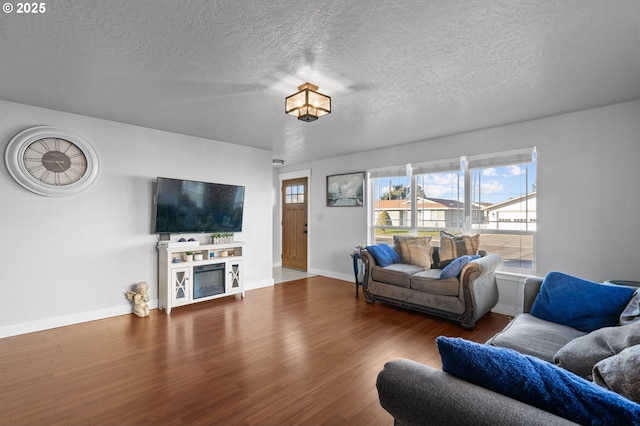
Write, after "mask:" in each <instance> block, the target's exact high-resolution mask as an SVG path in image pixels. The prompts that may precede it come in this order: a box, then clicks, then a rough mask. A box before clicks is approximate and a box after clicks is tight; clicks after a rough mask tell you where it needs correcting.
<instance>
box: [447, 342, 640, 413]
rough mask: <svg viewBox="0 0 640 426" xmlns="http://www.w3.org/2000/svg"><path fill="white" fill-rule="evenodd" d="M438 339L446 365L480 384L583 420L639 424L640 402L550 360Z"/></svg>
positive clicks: (469, 343) (448, 369)
mask: <svg viewBox="0 0 640 426" xmlns="http://www.w3.org/2000/svg"><path fill="white" fill-rule="evenodd" d="M436 343H437V345H438V350H439V351H440V356H441V357H442V369H443V370H444V371H445V372H447V373H449V374H452V375H454V376H457V377H459V378H461V379H464V380H466V381H468V382H471V383H473V384H475V385H478V386H481V387H484V388H486V389H490V390H492V391H494V392H498V393H501V394H503V395H506V396H509V397H511V398H513V399H516V400H518V401H521V402H525V403H527V404H530V405H533V406H534V407H537V408H540V409H541V410H545V411H547V412H550V413H553V414H555V415H558V416H560V417H564V418H566V419H569V420H571V421H574V422H576V423H580V424H589V425H634V424H635V425H638V424H639V421H638V419H640V404H636V403H634V402H633V401H630V400H628V399H626V398H624V397H622V396H621V395H618V394H617V393H615V392H611V391H609V390H607V389H604V388H602V387H600V386H598V385H596V384H595V383H593V382H589V381H587V380H584V379H583V378H581V377H578V376H576V375H575V374H573V373H570V372H568V371H566V370H563V369H562V368H559V367H557V366H555V365H553V364H551V363H549V362H546V361H542V360H540V359H538V358H535V357H532V356H529V355H522V354H519V353H518V352H516V351H513V350H511V349H505V348H497V347H494V346H490V345H481V344H479V343H475V342H471V341H468V340H464V339H461V338H446V337H443V336H440V337H438V338H437V339H436Z"/></svg>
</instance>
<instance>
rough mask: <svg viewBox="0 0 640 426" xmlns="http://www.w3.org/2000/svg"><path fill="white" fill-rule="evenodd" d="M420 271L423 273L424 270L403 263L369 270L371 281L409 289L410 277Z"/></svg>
mask: <svg viewBox="0 0 640 426" xmlns="http://www.w3.org/2000/svg"><path fill="white" fill-rule="evenodd" d="M420 271H424V268H422V267H420V266H416V265H407V264H404V263H394V264H392V265H389V266H385V267H384V268H383V267H381V266H377V265H376V266H374V267H373V268H371V279H372V280H374V281H380V282H383V283H387V284H393V285H397V286H400V287H405V288H409V287H411V276H413V275H414V274H417V273H418V272H420Z"/></svg>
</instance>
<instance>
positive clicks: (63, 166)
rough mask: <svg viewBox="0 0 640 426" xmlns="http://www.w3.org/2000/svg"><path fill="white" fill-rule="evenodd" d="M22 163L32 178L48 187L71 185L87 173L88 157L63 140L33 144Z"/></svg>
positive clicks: (47, 139)
mask: <svg viewBox="0 0 640 426" xmlns="http://www.w3.org/2000/svg"><path fill="white" fill-rule="evenodd" d="M22 161H23V163H24V166H25V169H26V170H27V172H28V173H29V174H30V175H31V176H33V177H34V178H36V179H38V180H39V181H40V182H42V183H45V184H48V185H55V186H62V185H71V184H73V183H76V182H78V181H79V180H80V179H81V178H82V176H84V174H85V172H86V171H87V157H86V156H85V155H84V153H83V152H82V150H80V148H78V147H77V146H76V145H75V144H74V143H73V142H70V141H68V140H66V139H62V138H42V139H38V140H36V141H35V142H32V143H31V144H30V145H29V146H27V149H26V150H25V151H24V156H23V158H22Z"/></svg>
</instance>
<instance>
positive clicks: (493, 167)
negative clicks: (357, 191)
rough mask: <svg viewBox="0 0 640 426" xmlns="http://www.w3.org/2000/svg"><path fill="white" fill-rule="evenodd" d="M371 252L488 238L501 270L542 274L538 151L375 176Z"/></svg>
mask: <svg viewBox="0 0 640 426" xmlns="http://www.w3.org/2000/svg"><path fill="white" fill-rule="evenodd" d="M369 188H370V191H371V193H370V198H369V199H370V200H372V202H371V203H370V209H371V211H370V215H369V217H370V221H369V222H370V223H369V232H370V237H369V240H370V242H371V243H372V244H379V243H386V244H393V236H394V235H420V236H431V237H432V242H433V243H434V245H438V244H439V235H440V231H447V232H450V233H453V234H462V233H464V234H469V235H472V234H476V233H479V234H481V236H480V249H481V250H485V251H486V252H487V253H495V254H498V255H500V256H501V257H502V258H503V259H504V263H503V265H502V268H501V269H502V270H511V271H514V272H518V271H521V272H527V273H531V272H534V271H535V259H534V244H535V231H536V195H537V191H536V155H535V148H530V149H524V150H517V151H510V152H505V153H496V154H490V155H476V156H468V157H460V158H454V159H449V160H443V161H432V162H423V163H412V164H409V165H403V166H397V167H389V168H383V169H376V170H371V171H369Z"/></svg>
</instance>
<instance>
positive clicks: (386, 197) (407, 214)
mask: <svg viewBox="0 0 640 426" xmlns="http://www.w3.org/2000/svg"><path fill="white" fill-rule="evenodd" d="M369 182H370V186H369V188H370V191H371V194H372V196H370V198H369V199H370V200H372V202H371V203H369V204H370V205H371V206H372V209H371V210H370V220H369V223H370V224H371V231H372V233H373V238H372V240H373V241H375V242H376V244H379V243H387V244H393V236H394V235H398V234H399V235H407V234H408V233H409V231H410V229H411V194H410V193H409V191H410V189H411V173H410V169H409V168H408V167H407V166H398V167H393V168H389V169H381V170H372V171H369Z"/></svg>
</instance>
